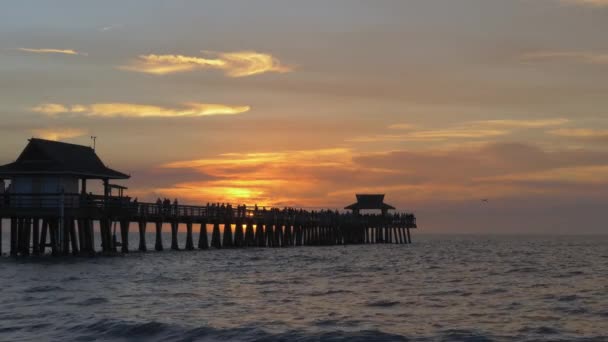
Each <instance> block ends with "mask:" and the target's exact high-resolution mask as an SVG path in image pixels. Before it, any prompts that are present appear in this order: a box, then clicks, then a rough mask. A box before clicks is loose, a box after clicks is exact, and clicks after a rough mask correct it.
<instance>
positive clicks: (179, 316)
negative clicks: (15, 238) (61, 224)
mask: <svg viewBox="0 0 608 342" xmlns="http://www.w3.org/2000/svg"><path fill="white" fill-rule="evenodd" d="M152 237H153V235H152V236H150V237H149V240H148V245H149V247H153V239H152ZM180 238H181V240H182V246H183V240H184V236H183V235H182V236H180ZM413 238H414V244H412V245H360V246H334V247H300V248H278V249H272V248H264V249H257V248H252V249H238V250H237V249H226V250H207V251H194V252H183V251H180V252H173V251H164V252H160V253H158V252H148V253H130V254H129V255H125V256H117V257H95V258H74V257H66V258H51V257H45V258H24V259H13V258H9V257H6V256H5V257H3V258H0V341H37V342H38V341H219V340H231V341H266V340H268V341H342V340H344V341H408V340H409V341H608V237H606V236H603V237H602V236H589V237H583V236H579V237H565V236H563V237H550V236H535V237H530V236H507V237H500V236H422V235H418V234H416V235H414V237H413ZM165 239H166V240H167V241H166V242H168V239H169V236H168V235H165ZM132 240H133V241H131V244H132V248H136V247H137V245H138V241H137V236H136V235H134V237H133V239H132ZM7 241H8V236H6V232H5V236H4V245H5V248H4V252H5V253H6V252H7V249H6V247H7V246H6V245H7ZM167 246H169V244H168V243H166V244H165V247H167Z"/></svg>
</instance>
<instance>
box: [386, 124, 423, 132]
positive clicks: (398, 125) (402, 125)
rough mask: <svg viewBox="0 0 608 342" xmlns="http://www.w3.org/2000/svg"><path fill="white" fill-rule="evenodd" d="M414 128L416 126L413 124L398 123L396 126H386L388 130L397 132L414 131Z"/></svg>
mask: <svg viewBox="0 0 608 342" xmlns="http://www.w3.org/2000/svg"><path fill="white" fill-rule="evenodd" d="M414 128H416V125H414V124H409V123H398V124H393V125H390V126H388V129H397V130H401V129H403V130H407V129H414Z"/></svg>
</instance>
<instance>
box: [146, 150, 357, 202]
mask: <svg viewBox="0 0 608 342" xmlns="http://www.w3.org/2000/svg"><path fill="white" fill-rule="evenodd" d="M353 167H354V164H353V162H352V153H351V151H350V150H349V149H343V148H334V149H320V150H303V151H285V152H268V153H227V154H222V155H219V156H217V157H215V158H209V159H198V160H187V161H180V162H173V163H168V164H164V165H161V168H165V169H193V170H196V171H198V172H200V173H201V174H206V175H210V176H213V178H214V179H213V180H210V181H203V182H188V183H179V184H175V185H174V186H173V187H170V188H162V189H156V192H158V193H162V194H170V195H171V196H179V197H182V198H183V197H187V198H190V199H191V200H192V201H199V202H200V201H226V202H230V201H235V200H237V201H241V202H247V203H250V204H253V203H257V204H259V205H279V204H286V203H296V202H300V203H311V201H317V200H319V198H318V196H314V198H307V199H306V200H304V199H303V198H302V196H303V194H310V192H311V189H315V188H316V189H319V188H323V185H324V184H325V182H324V180H322V179H320V178H319V176H318V174H319V173H321V174H322V173H323V172H340V171H346V170H351V169H352V168H353ZM334 170H337V171H334ZM317 191H318V190H317ZM320 200H324V198H323V197H321V198H320Z"/></svg>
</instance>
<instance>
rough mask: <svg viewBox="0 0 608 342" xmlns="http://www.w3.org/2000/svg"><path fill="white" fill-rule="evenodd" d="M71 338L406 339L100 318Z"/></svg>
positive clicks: (370, 332)
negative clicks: (273, 331) (274, 331)
mask: <svg viewBox="0 0 608 342" xmlns="http://www.w3.org/2000/svg"><path fill="white" fill-rule="evenodd" d="M339 323H340V322H339V321H330V320H328V321H324V322H323V321H320V322H318V324H319V325H324V326H328V325H334V324H339ZM69 330H70V332H71V333H72V334H74V335H76V336H77V337H75V338H74V339H75V340H98V339H102V340H103V339H110V340H122V341H151V342H154V341H183V342H186V341H222V340H225V341H252V342H253V341H299V342H307V341H329V342H333V341H336V342H339V341H354V342H358V341H360V342H363V341H408V338H407V337H405V336H401V335H396V334H390V333H385V332H381V331H378V330H362V331H356V332H353V331H342V330H337V331H331V332H319V333H308V332H305V331H301V330H291V331H287V332H282V333H278V334H273V333H270V332H267V331H265V330H263V329H260V328H257V327H236V328H226V329H219V328H213V327H196V328H187V327H183V326H179V325H175V324H166V323H160V322H156V321H153V322H139V323H138V322H129V321H124V320H113V319H103V320H100V321H97V322H95V323H92V324H81V325H76V326H74V327H72V328H70V329H69Z"/></svg>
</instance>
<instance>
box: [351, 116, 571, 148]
mask: <svg viewBox="0 0 608 342" xmlns="http://www.w3.org/2000/svg"><path fill="white" fill-rule="evenodd" d="M568 122H569V120H568V119H563V118H552V119H539V120H513V119H508V120H506V119H505V120H478V121H469V122H464V123H462V124H459V125H457V126H455V127H451V128H444V129H435V130H421V129H418V130H416V127H417V126H415V125H411V124H407V123H406V124H394V125H390V126H388V129H391V130H404V131H408V132H407V133H403V134H378V135H371V136H362V137H356V138H353V139H348V140H347V141H349V142H359V143H361V142H363V143H365V142H417V141H422V142H432V141H446V140H452V139H459V140H462V139H468V140H476V139H487V138H496V137H501V136H505V135H508V134H510V133H511V132H512V131H511V130H513V129H532V128H544V127H551V126H561V125H564V124H567V123H568Z"/></svg>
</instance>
